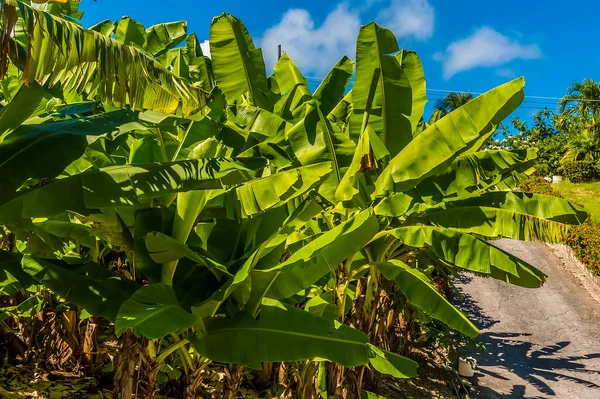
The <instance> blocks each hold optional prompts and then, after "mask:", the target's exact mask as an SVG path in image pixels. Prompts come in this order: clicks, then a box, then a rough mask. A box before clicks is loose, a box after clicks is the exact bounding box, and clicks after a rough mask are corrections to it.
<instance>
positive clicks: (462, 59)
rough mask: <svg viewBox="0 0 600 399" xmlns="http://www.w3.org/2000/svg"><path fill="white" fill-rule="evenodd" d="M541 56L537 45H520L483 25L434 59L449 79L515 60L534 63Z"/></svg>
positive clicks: (453, 43)
mask: <svg viewBox="0 0 600 399" xmlns="http://www.w3.org/2000/svg"><path fill="white" fill-rule="evenodd" d="M541 56H542V51H541V50H540V48H539V46H538V45H537V44H527V45H524V44H521V43H519V42H518V41H516V40H514V39H511V38H509V37H508V36H505V35H503V34H501V33H499V32H497V31H496V30H494V29H492V28H490V27H488V26H484V27H481V28H479V29H477V30H476V31H475V32H474V33H473V34H472V35H471V36H468V37H466V38H464V39H460V40H457V41H454V42H452V43H450V45H449V46H448V48H447V49H446V51H445V52H443V53H436V54H435V55H434V60H436V61H440V62H442V63H443V72H444V78H446V79H450V78H451V77H452V76H454V75H456V74H457V73H459V72H463V71H467V70H469V69H473V68H476V67H493V66H500V65H504V64H506V63H508V62H510V61H513V60H516V59H525V60H531V59H536V58H540V57H541Z"/></svg>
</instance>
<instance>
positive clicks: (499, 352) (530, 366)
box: [454, 276, 600, 398]
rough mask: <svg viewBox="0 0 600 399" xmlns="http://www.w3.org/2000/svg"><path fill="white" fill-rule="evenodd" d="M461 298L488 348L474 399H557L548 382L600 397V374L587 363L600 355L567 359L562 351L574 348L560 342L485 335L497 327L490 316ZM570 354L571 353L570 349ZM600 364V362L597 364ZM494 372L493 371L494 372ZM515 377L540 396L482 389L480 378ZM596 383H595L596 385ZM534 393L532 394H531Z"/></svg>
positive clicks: (465, 296) (465, 279) (523, 388)
mask: <svg viewBox="0 0 600 399" xmlns="http://www.w3.org/2000/svg"><path fill="white" fill-rule="evenodd" d="M470 279H471V277H468V276H463V277H461V279H460V280H461V283H468V282H469V280H470ZM458 294H459V295H460V298H459V297H458V296H457V295H455V296H454V300H456V302H455V303H457V304H458V306H459V307H460V308H461V309H462V310H464V311H466V312H468V313H469V318H470V319H471V320H473V321H474V323H475V325H477V327H478V328H479V329H480V330H482V333H481V334H480V335H479V337H478V340H479V341H481V342H482V343H483V344H484V345H485V347H486V353H485V354H478V355H476V356H477V358H478V363H479V368H478V369H477V373H476V375H475V377H473V379H472V382H473V385H474V386H475V387H476V394H475V395H474V396H473V397H475V398H526V397H527V398H547V397H552V396H556V392H555V391H554V389H552V387H551V386H550V385H549V382H551V381H552V382H557V381H559V380H567V381H569V382H570V383H574V384H580V385H582V386H585V387H586V388H588V389H590V390H597V395H598V397H600V385H599V384H598V382H599V381H600V370H594V369H589V368H587V367H589V366H586V364H585V362H586V361H589V360H593V359H600V353H591V354H585V355H566V354H563V353H562V351H563V350H565V349H567V348H568V347H569V345H570V344H571V342H570V341H560V342H556V343H554V344H552V345H548V346H545V347H542V348H540V347H539V345H534V344H533V343H531V342H528V338H527V337H530V336H531V335H532V334H527V333H520V332H514V333H510V332H494V331H485V330H488V329H489V328H490V327H492V326H493V325H495V324H496V323H498V321H497V320H494V319H492V318H491V317H489V316H487V315H486V314H485V313H484V312H483V311H482V309H481V308H480V307H479V306H478V305H477V301H475V300H474V299H473V298H472V297H471V296H470V295H468V294H465V293H464V292H462V290H461V289H460V288H459V289H458ZM567 351H568V349H567ZM595 363H596V364H598V363H599V362H595ZM492 370H494V371H492ZM509 373H510V374H514V375H516V376H518V377H519V378H520V379H522V380H524V381H526V382H527V383H529V384H531V386H533V387H534V388H535V389H536V390H537V391H538V393H539V395H538V396H525V391H526V386H525V385H521V384H515V385H514V386H513V387H512V390H511V392H510V393H508V394H504V393H500V392H497V391H495V390H494V389H492V388H490V387H485V386H480V385H479V384H478V381H477V380H478V376H479V377H483V376H489V377H491V378H495V379H499V380H505V381H508V380H509V378H507V377H506V374H509ZM594 381H596V382H594ZM529 391H531V390H529ZM528 393H529V392H528Z"/></svg>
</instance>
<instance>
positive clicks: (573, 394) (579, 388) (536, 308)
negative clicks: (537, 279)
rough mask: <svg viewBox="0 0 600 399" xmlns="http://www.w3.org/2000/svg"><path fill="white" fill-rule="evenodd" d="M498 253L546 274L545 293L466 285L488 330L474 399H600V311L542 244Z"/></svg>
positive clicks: (510, 245)
mask: <svg viewBox="0 0 600 399" xmlns="http://www.w3.org/2000/svg"><path fill="white" fill-rule="evenodd" d="M496 245H497V246H498V247H501V248H502V249H504V250H506V251H509V252H511V253H513V254H514V255H517V256H519V257H520V258H522V259H524V260H526V261H528V262H529V263H531V264H532V265H534V266H536V267H538V268H539V269H541V270H542V271H543V272H544V273H546V274H547V275H548V276H549V277H548V281H547V282H546V284H545V285H544V286H543V287H542V288H539V289H525V288H519V287H514V286H511V285H509V284H506V283H503V282H500V281H497V280H492V279H487V278H480V277H474V278H472V280H471V277H469V278H468V279H469V280H471V281H464V282H463V283H461V284H459V287H460V290H461V291H462V292H463V294H464V295H465V300H466V302H465V306H464V307H465V309H466V310H468V311H469V312H470V313H471V314H472V317H474V318H475V319H476V320H477V322H478V324H479V327H480V328H481V330H482V334H481V335H480V338H481V340H482V341H483V342H484V343H485V345H486V347H487V353H486V354H485V355H477V356H476V357H477V359H478V361H479V364H480V366H479V368H478V369H477V371H478V374H477V375H476V377H475V385H476V388H475V391H476V392H475V393H474V394H473V395H472V397H473V398H567V399H569V398H575V399H588V398H589V399H591V398H600V303H598V302H596V301H595V299H593V298H592V296H591V295H590V293H589V292H588V291H586V288H585V287H583V286H582V285H581V284H582V283H581V282H580V281H579V280H578V279H577V278H575V277H574V276H573V274H571V273H569V272H568V271H567V270H566V267H565V265H564V264H563V263H562V262H561V261H560V260H559V259H558V258H557V257H556V256H555V255H554V254H553V253H552V252H551V251H550V250H549V248H548V247H547V246H545V245H544V244H541V243H531V242H529V243H524V242H519V241H512V240H500V241H497V242H496Z"/></svg>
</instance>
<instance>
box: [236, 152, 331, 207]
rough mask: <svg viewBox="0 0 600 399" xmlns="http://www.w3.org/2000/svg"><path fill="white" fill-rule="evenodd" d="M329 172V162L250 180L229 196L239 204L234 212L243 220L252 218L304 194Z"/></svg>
mask: <svg viewBox="0 0 600 399" xmlns="http://www.w3.org/2000/svg"><path fill="white" fill-rule="evenodd" d="M330 172H331V164H330V163H329V162H321V163H317V164H313V165H309V166H302V167H299V168H295V169H289V170H286V171H282V172H277V173H275V174H273V175H270V176H267V177H263V178H261V179H256V180H252V181H250V182H248V183H246V184H244V185H241V186H239V187H237V188H235V191H230V192H229V193H230V194H229V195H232V194H233V193H235V197H234V199H235V200H236V201H237V204H239V205H238V206H236V209H237V210H239V212H240V214H241V216H242V217H244V218H247V217H252V216H255V215H257V214H259V213H262V212H264V211H266V210H268V209H271V208H274V207H277V206H281V205H283V204H285V203H286V202H288V201H291V200H293V199H294V198H298V197H299V196H301V195H304V194H306V193H307V192H308V191H310V190H311V189H313V188H314V187H316V186H318V185H319V184H320V183H322V182H323V180H324V179H325V178H326V177H327V175H328V174H329V173H330Z"/></svg>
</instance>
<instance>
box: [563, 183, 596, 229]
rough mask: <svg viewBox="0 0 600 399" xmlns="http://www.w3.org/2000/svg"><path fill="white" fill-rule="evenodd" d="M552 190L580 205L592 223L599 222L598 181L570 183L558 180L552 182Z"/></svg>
mask: <svg viewBox="0 0 600 399" xmlns="http://www.w3.org/2000/svg"><path fill="white" fill-rule="evenodd" d="M552 188H553V189H554V191H558V192H559V193H560V194H561V195H562V196H563V198H565V199H567V200H569V201H571V202H574V203H576V204H578V205H582V206H583V207H584V208H585V210H586V211H588V213H589V214H590V215H592V221H593V222H594V223H600V182H594V183H570V182H566V181H564V182H560V183H554V184H552Z"/></svg>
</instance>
